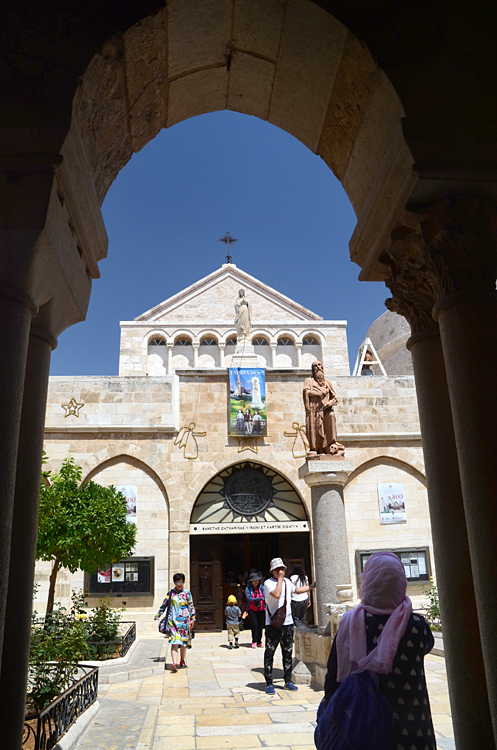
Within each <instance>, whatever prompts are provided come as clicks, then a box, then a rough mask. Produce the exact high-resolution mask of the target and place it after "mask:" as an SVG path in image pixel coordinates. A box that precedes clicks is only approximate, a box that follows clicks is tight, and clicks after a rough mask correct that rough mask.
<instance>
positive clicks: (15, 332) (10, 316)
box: [0, 287, 35, 656]
mask: <svg viewBox="0 0 497 750" xmlns="http://www.w3.org/2000/svg"><path fill="white" fill-rule="evenodd" d="M34 310H35V304H34V302H33V300H32V299H31V297H29V295H27V294H26V293H25V292H22V291H20V290H18V289H14V288H12V287H0V357H1V363H2V365H1V367H0V399H1V408H0V413H1V415H2V429H1V430H0V486H1V487H2V501H1V502H0V656H1V652H2V645H3V634H4V627H5V611H6V605H7V588H8V573H9V558H10V539H11V533H12V514H13V507H14V490H15V477H16V462H17V450H18V443H19V429H20V423H21V409H22V394H23V385H24V373H25V367H26V356H27V350H28V340H29V327H30V324H31V315H32V312H34Z"/></svg>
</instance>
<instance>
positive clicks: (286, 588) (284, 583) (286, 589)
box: [267, 579, 288, 617]
mask: <svg viewBox="0 0 497 750" xmlns="http://www.w3.org/2000/svg"><path fill="white" fill-rule="evenodd" d="M283 586H284V587H285V603H284V604H283V605H282V606H284V607H285V610H286V603H287V601H288V587H287V585H286V582H285V579H283ZM279 603H280V600H279V599H278V601H277V602H276V604H277V605H278V604H279ZM267 608H268V611H269V614H270V616H271V617H274V616H275V614H276V612H277V611H278V610H279V609H280V607H278V606H277V607H276V609H275V610H274V612H273V614H271V610H270V609H269V604H268V605H267Z"/></svg>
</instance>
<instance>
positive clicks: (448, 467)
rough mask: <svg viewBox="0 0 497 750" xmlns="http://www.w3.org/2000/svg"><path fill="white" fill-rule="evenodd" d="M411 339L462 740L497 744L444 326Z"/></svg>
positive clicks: (445, 633)
mask: <svg viewBox="0 0 497 750" xmlns="http://www.w3.org/2000/svg"><path fill="white" fill-rule="evenodd" d="M408 347H409V348H410V349H411V353H412V361H413V367H414V377H415V381H416V393H417V397H418V408H419V418H420V423H421V434H422V437H423V453H424V458H425V466H426V477H427V488H428V497H429V507H430V519H431V529H432V536H433V547H434V553H435V566H436V577H437V584H438V590H439V597H440V611H441V618H442V623H443V637H444V649H445V653H446V662H447V675H448V684H449V695H450V703H451V709H452V721H453V724H454V735H455V741H456V745H457V747H458V748H470V747H481V748H483V747H485V748H486V747H488V748H493V747H494V740H493V731H492V722H491V718H490V709H489V705H488V695H487V685H486V680H485V667H484V663H483V655H482V649H481V642H480V633H479V629H478V615H477V611H476V601H475V592H474V587H473V573H472V566H471V559H470V553H469V544H468V534H467V529H466V518H465V513H464V505H463V497H462V491H461V482H460V478H459V464H458V459H457V452H456V444H455V437H454V428H453V424H452V413H451V407H450V401H449V392H448V388H447V379H446V375H445V365H444V360H443V354H442V347H441V343H440V336H439V335H438V330H437V329H434V330H433V331H432V332H431V333H420V334H417V335H415V336H413V337H412V338H411V339H410V340H409V341H408ZM472 743H474V744H472Z"/></svg>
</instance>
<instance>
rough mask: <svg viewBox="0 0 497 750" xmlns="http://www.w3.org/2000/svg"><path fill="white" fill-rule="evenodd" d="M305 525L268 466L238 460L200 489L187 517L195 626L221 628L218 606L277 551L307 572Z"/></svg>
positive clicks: (265, 570) (297, 503)
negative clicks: (196, 612)
mask: <svg viewBox="0 0 497 750" xmlns="http://www.w3.org/2000/svg"><path fill="white" fill-rule="evenodd" d="M309 531H310V525H309V520H308V518H307V513H306V510H305V507H304V504H303V502H302V500H301V498H300V496H299V494H298V493H297V491H296V490H295V489H294V488H293V486H292V485H291V484H290V482H288V480H287V479H285V477H284V476H282V475H281V474H279V473H278V472H277V471H275V470H274V469H271V468H270V467H268V466H264V465H262V464H259V463H256V462H255V461H243V462H240V463H237V464H234V465H233V466H230V467H228V468H227V469H224V470H223V471H221V472H220V473H219V474H217V475H216V476H215V477H214V478H213V479H211V480H210V481H209V482H208V484H206V485H205V487H204V488H203V489H202V491H201V492H200V494H199V496H198V498H197V500H196V502H195V505H194V507H193V510H192V515H191V522H190V581H191V589H192V593H193V597H194V600H195V602H196V604H197V610H198V617H197V625H198V628H199V630H221V629H222V627H223V624H224V606H225V604H226V601H227V598H228V596H229V595H230V594H234V593H235V590H236V586H237V583H238V582H239V581H240V577H241V580H242V581H244V582H246V580H247V578H248V575H249V573H250V571H251V570H252V569H253V570H256V571H260V572H261V573H262V575H263V576H264V577H267V576H268V575H269V562H270V560H271V558H273V557H277V556H280V557H282V558H283V560H284V561H285V564H286V565H287V566H288V567H289V568H290V566H291V565H292V564H293V563H294V562H299V563H301V564H303V565H304V568H305V569H306V570H307V571H310V566H311V552H310V533H309Z"/></svg>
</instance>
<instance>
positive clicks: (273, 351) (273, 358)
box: [271, 344, 276, 367]
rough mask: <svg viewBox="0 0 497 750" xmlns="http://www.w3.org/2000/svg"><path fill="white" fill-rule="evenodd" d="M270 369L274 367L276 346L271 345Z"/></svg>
mask: <svg viewBox="0 0 497 750" xmlns="http://www.w3.org/2000/svg"><path fill="white" fill-rule="evenodd" d="M271 367H276V344H271Z"/></svg>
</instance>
